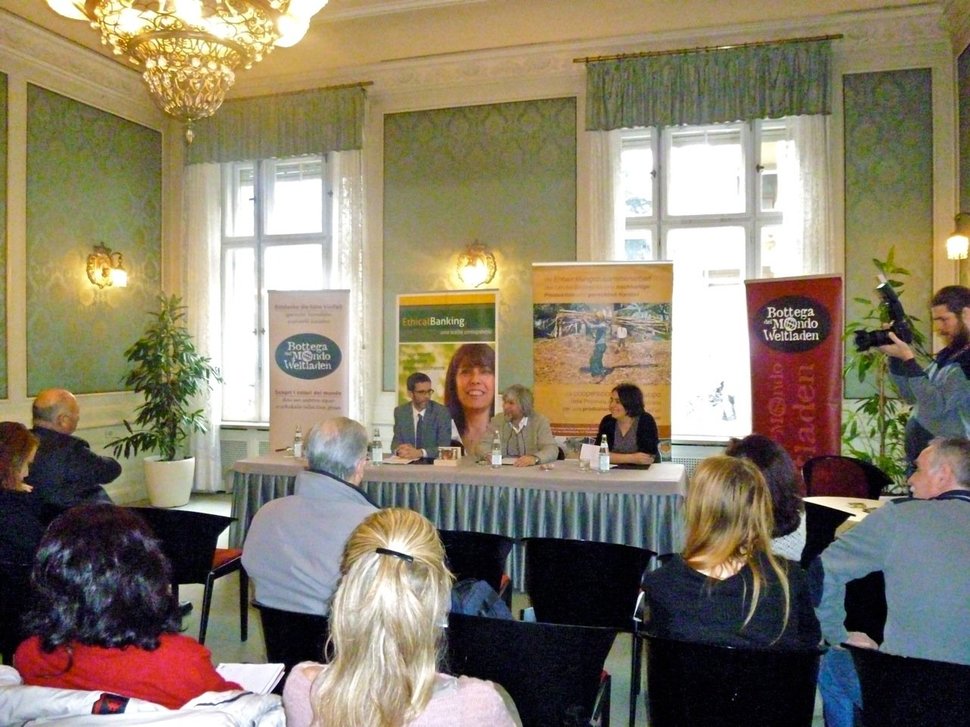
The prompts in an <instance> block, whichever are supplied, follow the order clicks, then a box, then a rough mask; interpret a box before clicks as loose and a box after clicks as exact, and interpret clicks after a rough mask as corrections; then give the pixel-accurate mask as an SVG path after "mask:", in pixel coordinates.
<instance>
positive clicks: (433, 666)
mask: <svg viewBox="0 0 970 727" xmlns="http://www.w3.org/2000/svg"><path fill="white" fill-rule="evenodd" d="M444 560H445V553H444V547H443V546H442V544H441V540H440V539H439V537H438V531H437V530H436V529H435V527H434V526H433V525H432V524H431V523H430V522H428V520H427V519H426V518H424V517H423V516H421V515H420V514H418V513H416V512H414V511H412V510H403V509H396V508H391V509H386V510H379V511H378V512H376V513H374V514H373V515H370V516H369V517H367V518H366V519H365V520H364V521H363V522H361V524H360V525H358V526H357V528H356V529H355V530H354V532H353V533H352V534H351V536H350V539H349V540H348V541H347V545H346V547H345V548H344V554H343V560H342V562H341V566H340V572H341V580H340V584H339V585H338V587H337V591H336V593H335V594H334V598H333V604H332V605H331V608H330V642H331V644H332V648H333V659H332V660H331V661H330V663H329V664H327V665H320V664H315V663H313V662H303V663H302V664H298V665H297V666H296V667H294V669H293V671H292V673H291V674H290V676H289V678H288V679H287V681H286V686H285V688H284V690H283V705H284V707H285V709H286V724H287V727H307V725H311V724H312V725H313V726H314V727H439V726H440V727H472V726H476V727H477V726H479V725H480V726H481V727H504V726H506V725H515V724H517V720H516V718H515V716H514V715H513V713H512V712H511V711H510V710H509V708H508V707H506V705H505V702H504V701H503V698H502V695H501V694H500V692H499V689H498V688H497V687H496V685H495V684H493V683H492V682H487V681H481V680H479V679H472V678H470V677H452V676H448V675H446V674H441V673H439V672H438V671H437V658H438V654H439V650H440V649H439V647H440V643H441V639H442V636H443V631H444V627H445V625H446V624H447V620H448V608H449V604H450V599H451V585H452V576H451V574H450V573H449V572H448V569H447V568H446V567H445V563H444Z"/></svg>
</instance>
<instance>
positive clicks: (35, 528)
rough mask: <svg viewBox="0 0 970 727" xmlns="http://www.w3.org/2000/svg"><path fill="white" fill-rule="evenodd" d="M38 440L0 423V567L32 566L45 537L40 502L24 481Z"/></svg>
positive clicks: (22, 429) (20, 427) (16, 425)
mask: <svg viewBox="0 0 970 727" xmlns="http://www.w3.org/2000/svg"><path fill="white" fill-rule="evenodd" d="M37 442H38V440H37V437H35V436H34V435H33V434H31V433H30V431H28V429H27V427H25V426H24V425H23V424H20V423H19V422H0V567H4V566H5V565H9V566H15V565H25V564H28V563H31V562H33V560H34V553H35V552H36V551H37V546H38V544H39V543H40V539H41V537H42V536H43V535H44V524H43V522H42V519H41V503H40V500H39V499H38V498H36V497H34V496H32V495H31V494H30V490H31V487H30V485H26V484H24V477H26V476H27V470H28V468H29V467H30V463H31V462H32V461H33V459H34V455H35V453H36V452H37Z"/></svg>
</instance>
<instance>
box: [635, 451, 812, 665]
mask: <svg viewBox="0 0 970 727" xmlns="http://www.w3.org/2000/svg"><path fill="white" fill-rule="evenodd" d="M685 518H686V526H687V542H686V545H685V546H684V552H683V553H681V554H679V555H676V556H674V558H673V559H672V560H671V561H669V562H668V563H667V564H665V565H664V566H663V567H662V568H659V569H658V570H655V571H652V572H650V573H648V574H647V575H646V576H645V577H644V591H645V593H646V609H645V610H646V613H645V622H646V624H647V628H648V630H649V631H650V632H651V633H654V634H656V635H657V636H662V637H667V638H673V639H681V640H684V641H698V642H704V643H710V644H719V645H722V646H742V647H744V646H746V647H777V648H810V647H816V646H818V643H819V639H820V638H821V633H820V630H819V625H818V619H817V618H816V617H815V611H814V610H813V608H812V604H811V598H810V595H809V591H808V583H807V579H806V576H805V573H804V572H803V571H802V569H801V568H800V567H799V566H798V565H797V564H796V563H793V562H791V561H789V560H786V559H785V558H779V557H777V556H775V555H774V554H773V553H772V552H771V527H772V523H773V518H772V514H771V494H770V493H769V492H768V485H767V484H766V483H765V479H764V477H763V476H762V474H761V472H760V470H758V468H757V467H756V466H755V465H754V464H753V463H752V462H751V461H750V460H748V459H746V458H743V457H727V456H725V455H717V456H715V457H709V458H708V459H705V460H704V461H703V462H701V463H700V464H699V465H698V466H697V470H696V471H695V472H694V476H693V477H692V478H691V483H690V487H689V488H688V490H687V502H686V513H685Z"/></svg>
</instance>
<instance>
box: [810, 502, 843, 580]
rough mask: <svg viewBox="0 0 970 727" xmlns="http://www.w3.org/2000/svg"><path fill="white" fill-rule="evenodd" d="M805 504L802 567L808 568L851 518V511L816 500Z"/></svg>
mask: <svg viewBox="0 0 970 727" xmlns="http://www.w3.org/2000/svg"><path fill="white" fill-rule="evenodd" d="M804 505H805V547H804V548H803V549H802V558H801V563H802V567H804V568H807V567H808V564H809V563H811V562H812V561H813V560H815V558H816V557H817V556H818V555H820V554H821V553H822V551H823V550H825V549H826V548H827V547H828V546H829V545H830V544H831V543H832V541H833V540H835V531H836V530H837V529H838V527H839V526H840V525H841V524H842V523H844V522H845V521H846V520H848V519H849V513H847V512H843V511H842V510H836V509H835V508H833V507H826V506H825V505H819V504H818V503H815V502H806V503H804Z"/></svg>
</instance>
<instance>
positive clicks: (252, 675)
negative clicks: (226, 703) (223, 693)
mask: <svg viewBox="0 0 970 727" xmlns="http://www.w3.org/2000/svg"><path fill="white" fill-rule="evenodd" d="M284 668H285V666H284V665H283V664H219V666H217V667H216V671H217V672H219V674H220V676H222V678H223V679H225V680H226V681H230V682H236V684H239V685H240V686H241V687H242V688H243V689H245V690H247V691H250V692H253V693H254V694H269V693H270V692H271V691H273V687H275V686H276V685H277V684H279V683H280V679H282V678H283V669H284Z"/></svg>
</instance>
